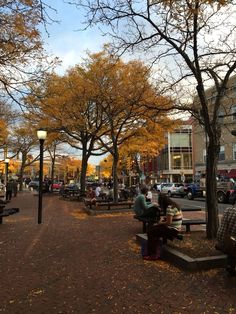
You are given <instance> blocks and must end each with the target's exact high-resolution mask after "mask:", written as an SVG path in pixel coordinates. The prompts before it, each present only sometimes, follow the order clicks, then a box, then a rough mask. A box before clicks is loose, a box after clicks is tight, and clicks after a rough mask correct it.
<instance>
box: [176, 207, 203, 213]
mask: <svg viewBox="0 0 236 314" xmlns="http://www.w3.org/2000/svg"><path fill="white" fill-rule="evenodd" d="M181 210H182V212H200V211H203V209H202V208H192V207H183V208H181Z"/></svg>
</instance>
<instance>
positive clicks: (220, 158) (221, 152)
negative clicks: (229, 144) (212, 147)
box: [219, 146, 225, 161]
mask: <svg viewBox="0 0 236 314" xmlns="http://www.w3.org/2000/svg"><path fill="white" fill-rule="evenodd" d="M221 160H225V147H224V146H220V153H219V161H221Z"/></svg>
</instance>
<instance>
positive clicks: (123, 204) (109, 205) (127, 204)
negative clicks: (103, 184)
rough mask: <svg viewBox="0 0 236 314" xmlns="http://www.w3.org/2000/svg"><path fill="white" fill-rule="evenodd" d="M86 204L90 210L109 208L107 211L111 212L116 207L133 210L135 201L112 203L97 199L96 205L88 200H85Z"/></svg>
mask: <svg viewBox="0 0 236 314" xmlns="http://www.w3.org/2000/svg"><path fill="white" fill-rule="evenodd" d="M84 204H85V206H87V207H89V208H90V209H92V208H93V207H96V209H98V210H99V209H101V208H104V207H107V210H111V209H112V208H113V209H114V208H116V207H124V208H128V209H131V208H132V206H133V205H134V202H133V201H128V202H123V201H122V202H111V201H109V200H104V199H96V203H95V202H91V200H90V199H88V198H84Z"/></svg>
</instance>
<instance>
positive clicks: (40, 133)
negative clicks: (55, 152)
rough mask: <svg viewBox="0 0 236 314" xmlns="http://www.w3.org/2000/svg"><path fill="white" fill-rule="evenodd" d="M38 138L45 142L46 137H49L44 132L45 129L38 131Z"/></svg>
mask: <svg viewBox="0 0 236 314" xmlns="http://www.w3.org/2000/svg"><path fill="white" fill-rule="evenodd" d="M37 137H38V139H39V140H45V139H46V137H47V131H46V130H43V129H39V130H38V131H37Z"/></svg>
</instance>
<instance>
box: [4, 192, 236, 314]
mask: <svg viewBox="0 0 236 314" xmlns="http://www.w3.org/2000/svg"><path fill="white" fill-rule="evenodd" d="M10 206H12V207H17V206H18V207H20V209H21V211H20V213H19V214H16V215H13V216H11V217H9V218H7V219H4V221H3V224H2V225H0V265H1V267H0V273H1V274H0V275H1V290H0V291H1V292H0V296H1V302H0V312H3V313H9V314H10V313H11V314H12V313H14V314H16V313H24V314H25V313H42V314H45V313H48V314H49V313H50V314H51V313H83V314H87V313H102V314H104V313H168V314H169V313H236V300H235V295H236V278H228V277H227V275H226V274H225V271H224V270H223V269H215V270H211V271H206V272H198V273H189V272H184V271H182V270H180V269H178V268H175V267H174V266H172V265H170V264H168V263H166V262H163V261H157V262H144V261H143V260H142V258H141V256H140V251H139V248H138V247H137V245H136V243H135V241H134V239H135V234H136V233H138V232H140V230H141V225H140V223H139V222H137V221H134V219H133V218H132V214H123V215H116V216H114V215H106V216H102V217H100V216H95V217H92V216H87V215H86V214H84V213H83V211H81V210H80V206H81V205H80V203H77V202H70V201H65V200H60V199H59V198H58V197H57V196H45V198H44V202H43V224H42V225H38V224H37V197H35V196H33V195H32V194H30V193H27V192H24V193H22V194H19V195H18V196H17V198H15V199H13V200H12V202H11V204H10V205H9V207H10Z"/></svg>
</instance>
